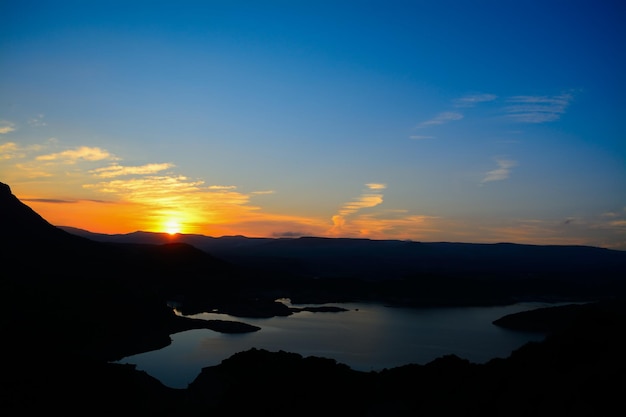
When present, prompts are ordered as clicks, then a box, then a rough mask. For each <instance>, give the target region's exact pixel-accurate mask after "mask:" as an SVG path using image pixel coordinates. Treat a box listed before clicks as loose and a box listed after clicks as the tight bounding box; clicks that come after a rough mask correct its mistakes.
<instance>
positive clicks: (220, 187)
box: [209, 185, 237, 190]
mask: <svg viewBox="0 0 626 417" xmlns="http://www.w3.org/2000/svg"><path fill="white" fill-rule="evenodd" d="M236 188H237V186H236V185H210V186H209V190H234V189H236Z"/></svg>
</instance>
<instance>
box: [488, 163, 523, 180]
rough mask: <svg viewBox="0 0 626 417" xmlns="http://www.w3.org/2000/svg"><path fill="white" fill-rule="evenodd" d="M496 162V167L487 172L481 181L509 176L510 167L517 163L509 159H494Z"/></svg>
mask: <svg viewBox="0 0 626 417" xmlns="http://www.w3.org/2000/svg"><path fill="white" fill-rule="evenodd" d="M496 162H497V164H498V168H496V169H493V170H491V171H489V172H487V173H486V174H485V177H484V178H483V179H482V181H481V183H486V182H491V181H502V180H505V179H507V178H509V175H510V174H511V168H513V167H514V166H516V165H517V162H515V161H513V160H510V159H496Z"/></svg>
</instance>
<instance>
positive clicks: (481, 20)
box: [0, 0, 626, 250]
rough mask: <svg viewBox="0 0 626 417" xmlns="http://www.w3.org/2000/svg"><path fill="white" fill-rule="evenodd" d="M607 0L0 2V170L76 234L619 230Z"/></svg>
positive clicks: (525, 234) (618, 155) (624, 246)
mask: <svg viewBox="0 0 626 417" xmlns="http://www.w3.org/2000/svg"><path fill="white" fill-rule="evenodd" d="M625 20H626V3H624V2H622V1H605V0H593V1H576V0H569V1H556V0H541V1H534V0H528V1H507V0H499V1H484V0H473V1H469V0H467V1H461V0H457V1H449V0H437V1H420V0H414V1H395V0H387V1H368V0H362V1H342V0H335V1H326V0H316V1H307V0H303V1H269V0H268V1H261V0H259V1H238V0H229V1H211V0H207V1H188V0H177V1H141V0H139V1H128V0H126V1H117V0H111V1H99V0H92V1H67V0H56V1H44V0H40V1H31V0H21V1H9V0H0V21H1V22H2V23H1V24H0V182H4V183H6V184H8V185H9V186H10V187H11V190H12V192H13V194H15V195H16V196H17V197H18V198H19V199H21V200H22V201H23V202H24V203H25V204H27V205H29V206H30V207H31V208H33V209H34V210H35V211H36V212H37V213H39V214H40V215H41V216H42V217H44V218H45V219H46V220H47V221H49V222H50V223H52V224H54V225H57V226H73V227H78V228H82V229H86V230H89V231H92V232H97V233H109V234H117V233H130V232H134V231H138V230H143V231H154V232H171V233H175V232H178V233H192V234H203V235H207V236H215V237H219V236H225V235H245V236H249V237H299V236H324V237H352V238H368V239H403V240H414V241H423V242H433V241H438V242H441V241H447V242H470V243H495V242H513V243H528V244H540V245H552V244H559V245H560V244H568V245H569V244H573V245H592V246H600V247H606V248H613V249H620V250H626V128H625V126H624V122H623V121H624V120H626V101H625V99H624V97H626V77H625V76H624V74H626V53H625V52H626V50H625V49H624V45H625V44H626V25H624V24H623V22H624V21H625Z"/></svg>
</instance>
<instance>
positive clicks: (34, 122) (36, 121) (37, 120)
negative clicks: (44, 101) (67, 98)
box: [28, 114, 46, 127]
mask: <svg viewBox="0 0 626 417" xmlns="http://www.w3.org/2000/svg"><path fill="white" fill-rule="evenodd" d="M43 117H44V115H43V114H38V115H37V116H35V117H33V118H31V119H30V120H28V124H29V125H31V126H37V127H39V126H46V122H44V121H43Z"/></svg>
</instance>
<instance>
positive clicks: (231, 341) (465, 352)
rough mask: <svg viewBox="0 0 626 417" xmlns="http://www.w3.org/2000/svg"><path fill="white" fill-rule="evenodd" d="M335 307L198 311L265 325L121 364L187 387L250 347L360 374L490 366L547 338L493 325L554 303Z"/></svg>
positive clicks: (183, 336)
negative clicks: (433, 364)
mask: <svg viewBox="0 0 626 417" xmlns="http://www.w3.org/2000/svg"><path fill="white" fill-rule="evenodd" d="M284 301H285V302H286V303H288V300H284ZM333 305H335V306H339V307H343V308H346V309H348V311H345V312H339V313H331V312H317V313H312V312H306V311H302V312H297V313H295V314H293V315H291V316H287V317H273V318H268V319H248V318H238V317H231V316H228V315H224V314H213V313H203V314H197V315H194V316H190V317H196V318H204V319H207V320H209V319H218V320H234V321H242V322H246V323H249V324H253V325H256V326H259V327H261V330H259V331H257V332H252V333H243V334H225V333H218V332H215V331H212V330H207V329H198V330H189V331H185V332H181V333H177V334H173V335H171V336H170V337H171V339H172V343H171V344H170V345H169V346H167V347H165V348H163V349H160V350H156V351H151V352H146V353H142V354H138V355H133V356H128V357H126V358H124V359H122V360H120V361H119V363H130V364H135V365H136V368H137V369H138V370H142V371H145V372H147V373H148V374H150V375H152V376H153V377H155V378H157V379H158V380H160V381H161V382H162V383H163V384H165V385H167V386H169V387H172V388H187V385H188V384H189V383H191V382H192V381H193V380H194V379H195V378H196V377H197V376H198V374H199V373H200V371H201V369H202V368H203V367H206V366H213V365H218V364H219V363H220V362H221V361H222V360H223V359H226V358H228V357H230V356H232V355H233V354H235V353H237V352H241V351H245V350H248V349H251V348H257V349H266V350H269V351H279V350H283V351H287V352H295V353H299V354H301V355H302V356H305V357H306V356H320V357H325V358H332V359H335V360H336V361H337V362H339V363H344V364H346V365H348V366H350V367H351V368H352V369H355V370H360V371H379V370H382V369H385V368H393V367H397V366H401V365H405V364H409V363H416V364H426V363H428V362H430V361H432V360H434V359H436V358H438V357H441V356H443V355H447V354H455V355H457V356H459V357H461V358H464V359H468V360H470V361H471V362H474V363H485V362H487V361H489V360H490V359H492V358H496V357H498V358H506V357H508V356H509V355H510V354H511V352H512V351H513V350H515V349H517V348H519V347H520V346H522V345H523V344H525V343H527V342H529V341H540V340H542V339H543V338H544V336H543V335H542V334H537V333H527V332H516V331H511V330H505V329H502V328H499V327H497V326H495V325H493V324H492V322H493V321H494V320H495V319H498V318H500V317H502V316H504V315H506V314H511V313H516V312H519V311H525V310H532V309H535V308H539V307H546V306H553V305H555V304H548V303H539V302H533V303H519V304H514V305H510V306H498V307H459V308H424V309H413V308H397V307H386V306H384V305H381V304H369V303H368V304H366V303H342V304H333ZM297 307H302V306H297Z"/></svg>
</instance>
